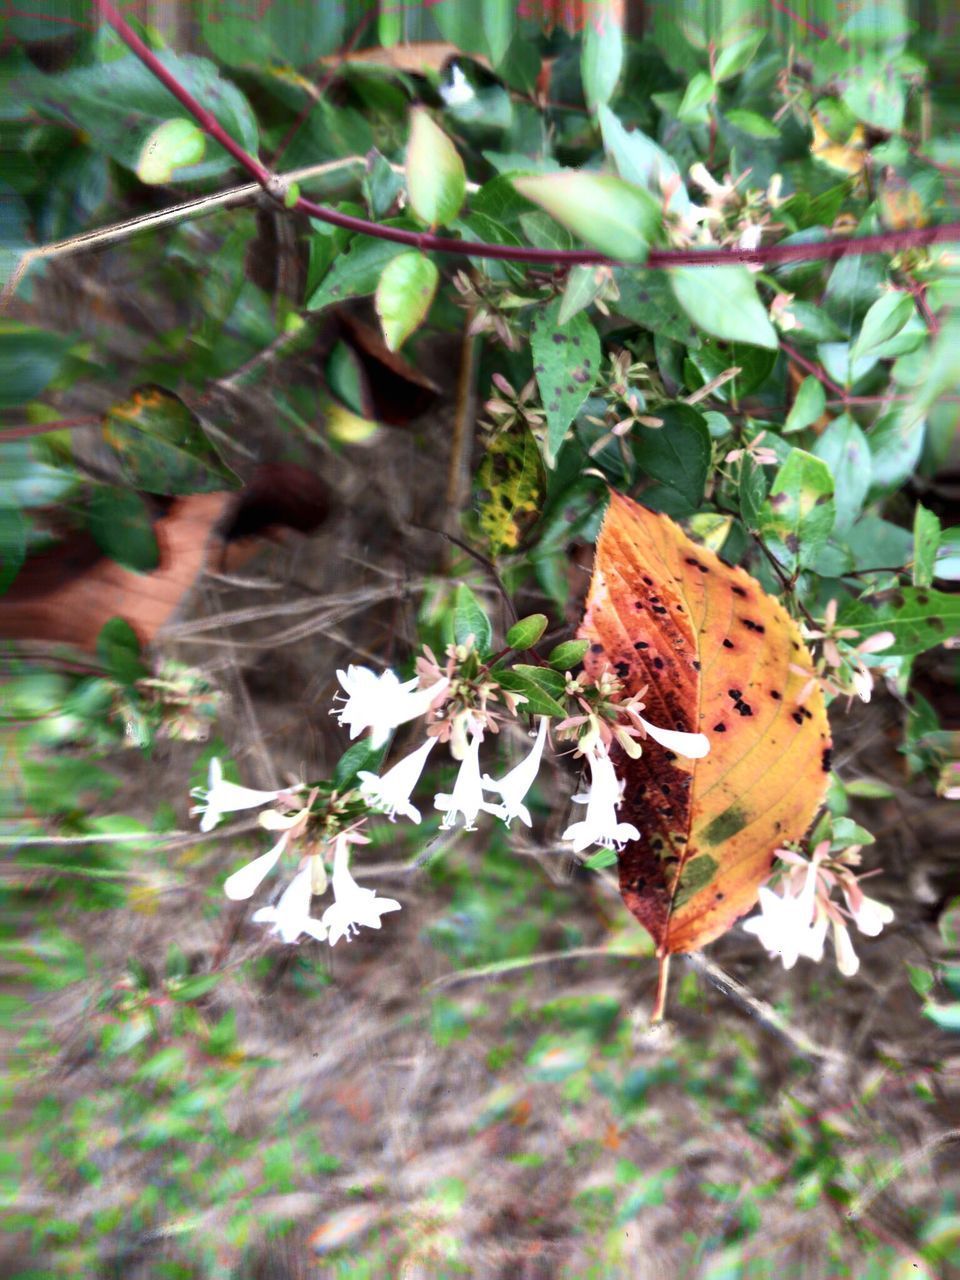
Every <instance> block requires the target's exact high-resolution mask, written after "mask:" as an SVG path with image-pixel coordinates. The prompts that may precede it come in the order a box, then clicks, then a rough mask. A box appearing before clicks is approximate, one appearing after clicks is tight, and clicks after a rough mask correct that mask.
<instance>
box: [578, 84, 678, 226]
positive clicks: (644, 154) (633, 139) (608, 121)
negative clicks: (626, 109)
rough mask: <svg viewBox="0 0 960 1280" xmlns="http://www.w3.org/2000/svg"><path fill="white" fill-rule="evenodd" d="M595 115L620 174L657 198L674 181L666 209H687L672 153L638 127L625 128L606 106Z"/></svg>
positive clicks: (606, 148) (605, 147)
mask: <svg viewBox="0 0 960 1280" xmlns="http://www.w3.org/2000/svg"><path fill="white" fill-rule="evenodd" d="M597 116H598V119H599V121H600V131H601V133H602V134H603V146H604V149H605V150H606V152H607V154H608V155H609V156H611V157H612V158H613V161H614V163H615V164H616V166H617V172H618V173H619V174H620V177H621V178H623V179H625V180H626V181H627V182H631V183H633V185H634V186H636V187H643V188H644V189H645V190H647V191H649V192H650V193H651V194H652V195H653V196H655V197H656V198H657V199H658V200H659V199H661V198H662V196H663V194H664V192H665V191H666V190H667V188H668V186H669V185H670V184H671V183H675V184H676V190H675V191H674V192H673V194H672V195H671V196H670V199H669V200H668V202H667V208H668V209H669V210H670V211H671V212H672V213H684V212H686V210H688V209H689V208H690V197H689V195H688V194H687V189H686V187H685V186H684V184H683V179H682V178H681V176H680V170H679V168H678V167H677V162H676V160H674V158H673V156H671V155H670V154H669V152H667V151H664V149H663V147H661V146H659V145H658V144H657V143H656V142H654V141H653V139H652V138H648V137H647V135H646V134H645V133H641V131H640V130H639V129H631V130H629V131H628V130H627V129H625V128H624V127H623V125H622V124H621V122H620V120H619V119H618V118H617V117H616V116H615V115H614V113H613V112H612V111H611V110H610V108H609V107H606V106H601V107H600V109H599V111H598V112H597Z"/></svg>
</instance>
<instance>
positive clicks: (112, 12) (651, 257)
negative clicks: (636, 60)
mask: <svg viewBox="0 0 960 1280" xmlns="http://www.w3.org/2000/svg"><path fill="white" fill-rule="evenodd" d="M95 4H96V7H97V10H98V12H99V13H100V14H101V16H102V17H103V18H104V19H105V21H106V22H108V23H109V24H110V26H112V27H113V29H114V31H116V33H117V35H118V36H119V37H120V39H121V40H122V41H123V43H124V44H125V45H126V46H127V48H128V49H129V50H130V51H131V53H133V54H134V55H135V56H136V57H138V58H139V59H140V61H141V62H142V63H143V64H144V66H145V67H147V69H148V70H149V71H151V72H152V73H153V74H154V75H155V76H156V77H157V79H158V80H159V81H160V83H161V84H163V85H164V87H165V88H167V89H168V90H169V91H170V93H172V94H173V96H174V97H175V98H176V100H177V101H178V102H179V103H180V104H181V105H182V106H183V107H184V108H185V110H187V111H189V112H190V114H191V115H192V116H193V118H194V119H195V120H196V121H197V123H198V124H199V125H200V127H201V128H202V129H203V130H204V132H206V133H207V134H209V136H210V137H211V138H213V139H214V140H215V141H216V142H219V143H220V145H221V146H222V147H223V148H224V149H225V150H226V151H227V152H228V153H229V154H230V155H231V156H232V157H233V158H234V159H235V160H236V162H237V163H238V164H239V165H240V166H241V167H242V168H244V169H245V170H246V171H247V173H249V174H250V175H251V177H253V178H255V179H256V181H257V182H259V184H260V185H261V186H262V187H263V189H264V191H266V192H267V194H268V195H270V196H272V197H273V198H274V199H275V200H277V201H278V202H280V203H281V204H282V203H283V200H284V195H285V193H286V190H287V184H286V182H285V181H284V180H283V179H282V178H280V177H278V176H277V175H276V174H273V173H271V172H270V170H269V169H268V168H267V167H266V166H265V165H264V164H262V163H261V161H260V160H258V159H257V158H256V157H255V156H252V155H250V154H249V153H248V152H247V151H245V150H244V149H243V147H242V146H240V144H239V143H238V142H236V141H235V140H234V139H233V138H231V137H230V135H229V134H228V133H227V131H226V130H225V129H224V128H223V127H222V125H221V124H220V122H219V121H218V120H217V118H216V117H215V116H214V115H213V114H212V113H211V112H210V111H208V110H207V109H206V108H205V107H204V106H203V105H202V104H201V103H200V102H198V101H197V99H196V98H194V96H193V95H192V94H191V93H190V92H189V90H187V89H186V88H185V87H184V86H183V85H181V84H180V82H179V81H178V80H177V78H176V76H175V75H173V73H172V72H170V71H168V70H167V68H166V67H165V66H164V65H163V63H162V62H161V61H160V59H159V58H158V57H157V56H156V54H154V53H153V51H152V50H151V49H149V48H148V46H147V45H146V44H145V43H144V42H143V40H141V39H140V37H139V36H138V35H137V33H136V32H135V31H134V30H133V28H132V27H131V26H130V24H129V23H128V22H127V21H126V19H125V18H124V17H123V16H122V14H121V13H120V12H119V10H118V9H116V8H115V6H114V5H113V4H112V3H111V0H95ZM285 207H286V206H285ZM289 207H290V208H292V209H295V210H298V211H299V212H301V213H305V214H307V215H308V216H309V217H311V218H316V219H318V220H319V221H320V222H328V223H330V224H331V225H332V226H335V227H343V228H344V229H345V230H347V231H356V232H360V233H362V234H363V235H368V236H373V237H374V238H376V239H379V240H389V241H391V242H393V243H394V244H405V245H411V246H413V247H414V248H416V249H421V250H429V251H433V252H434V253H450V254H456V255H457V256H458V257H463V258H495V259H501V260H506V261H510V262H538V263H549V264H551V265H555V266H574V265H576V264H578V263H591V264H606V265H617V261H616V259H612V258H608V257H607V256H606V255H605V254H602V253H597V252H596V251H595V250H590V249H540V248H535V247H533V246H529V245H526V246H522V247H519V248H518V247H515V246H512V245H503V244H488V243H486V242H485V241H470V242H469V243H465V242H464V241H463V240H456V239H454V238H453V237H450V236H438V235H434V234H433V233H432V232H427V231H409V230H407V229H406V228H404V227H385V226H382V225H381V224H380V223H377V222H370V221H369V220H368V219H366V218H357V217H354V216H353V215H352V214H348V213H343V212H341V211H340V210H339V209H332V208H330V207H328V206H326V205H320V204H316V203H315V202H314V201H313V200H308V199H306V198H305V197H304V196H300V197H299V198H298V199H297V200H296V201H295V202H293V204H292V205H291V206H289ZM944 240H946V241H949V240H960V223H944V224H941V225H940V226H934V227H910V228H908V229H906V230H904V231H895V232H883V233H879V234H877V235H872V236H860V237H850V236H836V237H834V238H833V239H830V240H822V241H819V242H818V243H815V244H774V245H767V246H766V247H763V246H761V247H759V248H757V249H739V248H717V249H651V251H650V253H649V254H648V256H647V260H646V264H645V265H646V266H647V267H648V268H651V269H653V268H661V267H678V266H717V265H729V264H730V263H744V264H746V263H751V264H758V265H760V266H763V265H764V264H766V263H784V262H803V261H809V260H811V259H814V260H820V259H823V260H832V259H834V258H841V257H844V256H846V255H847V254H860V253H886V252H890V253H895V252H898V251H900V250H902V249H906V248H909V247H915V246H921V245H930V244H934V243H937V242H939V241H944ZM634 265H636V264H634Z"/></svg>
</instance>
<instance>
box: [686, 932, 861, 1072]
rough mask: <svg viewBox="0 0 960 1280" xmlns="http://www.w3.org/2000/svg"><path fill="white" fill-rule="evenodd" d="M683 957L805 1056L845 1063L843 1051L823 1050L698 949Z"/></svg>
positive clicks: (720, 989) (691, 966)
mask: <svg viewBox="0 0 960 1280" xmlns="http://www.w3.org/2000/svg"><path fill="white" fill-rule="evenodd" d="M685 959H686V961H687V964H688V965H689V966H690V968H691V969H696V971H697V972H698V973H701V974H703V976H704V977H705V978H706V979H707V980H708V981H709V982H712V983H713V985H714V986H715V987H716V988H717V990H718V991H722V992H723V994H724V995H725V996H729V997H730V999H731V1000H733V1001H734V1003H735V1004H739V1005H740V1007H741V1008H742V1009H746V1010H747V1012H748V1013H751V1014H752V1015H753V1016H754V1017H755V1018H756V1019H757V1021H758V1022H761V1023H763V1025H764V1026H766V1027H769V1028H770V1030H771V1031H775V1032H776V1033H777V1035H778V1036H782V1038H783V1039H784V1040H787V1041H789V1043H790V1044H792V1045H793V1047H794V1048H795V1049H796V1050H797V1051H798V1052H799V1053H802V1054H803V1055H804V1056H805V1057H807V1058H820V1059H821V1060H822V1061H824V1062H846V1060H847V1058H846V1054H844V1053H842V1052H841V1051H840V1050H839V1049H825V1048H824V1047H823V1046H822V1045H819V1044H816V1043H815V1042H814V1041H813V1040H811V1039H810V1037H809V1036H808V1035H806V1034H805V1033H804V1032H803V1031H798V1030H797V1029H796V1028H795V1027H791V1026H790V1024H789V1023H788V1022H786V1021H784V1019H783V1018H782V1017H781V1016H780V1014H779V1013H777V1011H776V1009H774V1008H773V1006H772V1005H769V1004H767V1002H766V1000H761V999H760V998H759V997H758V996H755V995H754V994H753V992H752V991H750V990H748V988H747V987H745V986H744V985H743V983H741V982H738V981H737V979H736V978H734V977H733V975H732V974H729V973H727V971H726V969H721V968H720V966H719V965H717V964H714V962H713V961H712V960H708V959H707V957H706V956H705V955H704V954H703V953H702V952H701V951H694V952H691V953H689V954H688V955H686V956H685Z"/></svg>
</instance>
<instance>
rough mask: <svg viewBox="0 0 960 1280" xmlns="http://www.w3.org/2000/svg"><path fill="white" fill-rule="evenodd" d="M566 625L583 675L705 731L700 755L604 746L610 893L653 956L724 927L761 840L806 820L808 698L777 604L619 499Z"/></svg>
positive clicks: (752, 873) (821, 749) (799, 646)
mask: <svg viewBox="0 0 960 1280" xmlns="http://www.w3.org/2000/svg"><path fill="white" fill-rule="evenodd" d="M579 634H580V636H581V637H582V638H584V639H587V640H589V641H590V648H589V650H588V651H587V653H586V655H585V657H584V667H585V669H586V670H587V672H588V673H589V674H590V675H592V676H596V675H598V674H599V673H600V672H601V671H602V670H603V669H604V668H608V669H610V670H612V671H614V672H615V673H616V674H617V675H618V676H620V678H621V679H622V680H623V681H624V683H625V685H626V688H627V690H628V692H630V693H635V692H637V691H638V690H639V689H641V688H642V687H643V686H644V685H645V686H647V693H646V696H645V698H644V701H645V705H646V709H645V710H644V713H643V714H644V717H645V718H646V719H648V720H649V721H651V723H653V724H655V725H659V726H662V727H664V728H667V729H679V730H683V731H685V732H693V733H696V732H702V733H705V734H706V735H707V737H708V738H709V740H710V751H709V754H708V755H706V756H705V757H704V758H703V759H701V760H687V759H683V758H680V757H678V756H675V755H674V754H673V753H672V752H670V751H668V750H666V749H664V748H663V747H661V746H658V744H657V743H655V742H653V741H652V740H651V739H649V738H648V739H647V740H646V741H645V742H644V743H643V754H642V756H641V757H640V759H639V760H632V759H630V758H629V757H628V756H626V754H625V753H624V752H622V751H621V750H620V749H619V747H617V746H614V748H613V760H614V765H615V767H616V770H617V774H618V776H619V777H620V778H623V779H625V780H626V787H625V790H624V797H623V802H622V804H621V806H620V809H619V811H618V818H619V820H620V821H621V822H630V823H633V825H634V826H635V827H636V828H637V829H638V831H639V832H640V838H639V839H638V840H634V841H631V842H630V843H629V844H627V845H626V847H625V848H624V849H623V851H622V852H621V853H620V855H619V859H618V861H619V872H620V891H621V893H622V894H623V898H624V901H625V902H626V904H627V906H628V907H629V908H630V910H631V911H632V912H633V914H634V915H635V916H636V917H637V919H638V920H639V921H640V923H641V924H642V925H643V926H644V928H646V929H647V930H648V931H649V932H650V933H651V935H652V936H653V939H654V942H655V943H656V946H657V953H658V955H659V956H660V957H661V960H662V961H664V960H665V958H666V957H668V956H669V955H671V954H673V953H676V952H682V951H694V950H697V949H699V948H700V947H702V946H704V945H706V943H708V942H711V941H712V940H713V939H714V938H717V937H719V936H720V934H722V933H725V932H726V930H727V929H729V928H730V927H731V925H732V924H733V923H734V921H736V920H737V918H738V917H739V916H742V915H743V914H744V913H745V912H747V911H748V910H749V909H750V908H751V907H752V906H753V903H754V902H755V900H756V898H757V890H758V888H759V886H760V885H761V884H762V883H763V881H764V879H765V878H766V877H767V875H768V874H769V871H770V866H771V863H772V860H773V852H774V850H775V849H776V848H777V847H778V846H779V845H782V844H783V843H784V842H785V841H787V840H798V839H799V838H800V837H801V836H802V835H803V834H804V832H805V831H806V829H807V827H808V826H809V824H810V822H811V820H812V818H813V816H814V814H815V813H816V810H817V808H818V807H819V805H820V802H821V800H822V798H823V794H824V791H825V788H826V782H827V777H828V772H829V768H830V732H829V727H828V724H827V716H826V712H825V710H824V706H823V699H822V697H821V695H820V690H819V687H816V686H814V687H813V689H812V691H811V689H810V686H809V683H808V678H809V674H810V673H811V671H812V662H811V658H810V654H809V653H808V652H807V650H806V649H805V647H804V645H803V642H802V641H801V638H800V634H799V631H798V629H797V627H796V625H795V623H794V622H793V620H792V619H791V618H790V617H789V616H788V614H787V613H786V611H785V610H784V609H783V608H782V607H781V605H780V604H778V603H777V601H776V600H773V599H772V598H771V597H770V596H768V595H766V594H765V593H764V591H763V590H762V589H761V587H760V586H759V584H758V583H757V582H756V581H755V580H754V579H753V578H752V577H750V575H749V574H747V573H746V572H745V571H744V570H743V569H738V568H731V567H730V566H729V565H726V564H724V563H723V562H722V561H721V560H720V559H719V558H718V557H717V556H716V555H714V553H713V552H712V551H708V550H707V549H706V548H704V547H701V546H698V545H697V544H696V543H694V542H692V541H691V540H690V539H689V538H688V537H687V536H686V534H684V532H683V531H682V529H680V527H679V526H678V525H677V524H675V523H674V522H673V521H672V520H670V519H669V518H668V517H667V516H664V515H658V514H655V513H654V512H652V511H648V510H646V508H644V507H641V506H638V505H637V504H636V503H635V502H632V501H631V500H630V499H629V498H625V497H621V496H620V495H619V494H613V495H612V497H611V502H610V507H609V510H608V511H607V515H606V518H605V520H604V523H603V526H602V528H601V530H600V535H599V537H598V539H597V551H596V559H595V563H594V571H593V580H592V582H591V585H590V594H589V597H588V599H587V607H586V612H585V615H584V619H583V623H582V625H581V628H580V633H579ZM804 695H806V696H804Z"/></svg>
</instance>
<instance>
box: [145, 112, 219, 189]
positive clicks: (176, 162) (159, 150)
mask: <svg viewBox="0 0 960 1280" xmlns="http://www.w3.org/2000/svg"><path fill="white" fill-rule="evenodd" d="M206 145H207V142H206V138H205V137H204V135H203V133H202V131H201V130H200V129H198V128H197V126H196V125H195V124H194V123H193V121H192V120H182V119H177V120H164V122H163V124H160V125H157V127H156V129H154V131H153V132H152V133H151V134H150V135H149V136H148V137H147V139H146V140H145V142H144V144H143V146H142V148H141V149H140V157H139V159H138V160H137V177H138V178H139V179H140V181H141V182H146V183H149V184H151V185H160V184H162V183H164V182H169V181H170V179H171V177H172V176H173V171H174V169H182V168H184V167H186V166H187V165H191V164H199V163H200V161H201V160H202V159H203V155H204V152H205V151H206Z"/></svg>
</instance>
